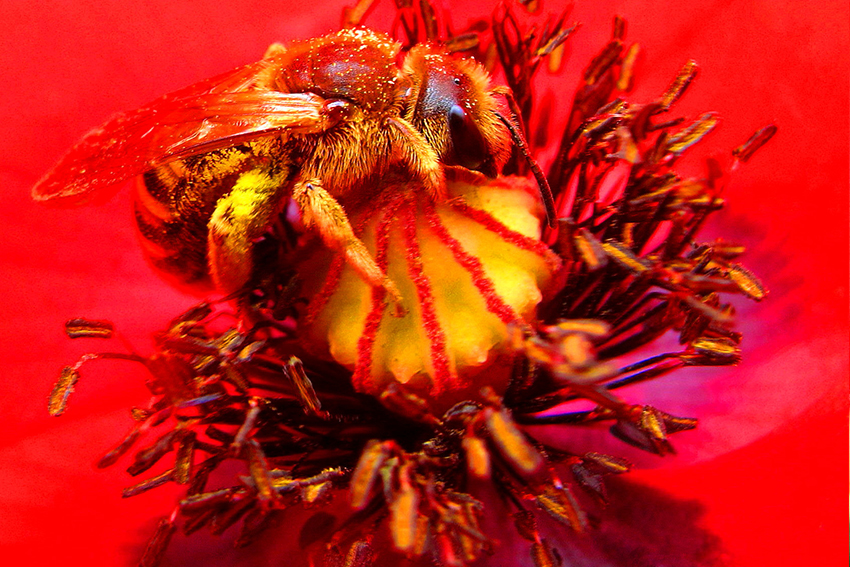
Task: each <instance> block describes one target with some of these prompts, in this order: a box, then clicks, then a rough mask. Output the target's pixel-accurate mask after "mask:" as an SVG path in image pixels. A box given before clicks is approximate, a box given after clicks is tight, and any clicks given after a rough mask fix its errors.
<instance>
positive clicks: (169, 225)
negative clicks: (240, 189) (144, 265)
mask: <svg viewBox="0 0 850 567" xmlns="http://www.w3.org/2000/svg"><path fill="white" fill-rule="evenodd" d="M167 169H169V166H163V167H160V168H158V169H155V170H152V171H149V172H147V173H146V174H145V175H144V176H143V177H142V178H141V179H140V182H139V185H138V187H137V191H136V199H135V207H134V208H135V216H136V225H137V226H138V228H139V237H140V240H141V243H142V248H143V250H144V251H145V254H146V255H147V257H148V259H149V260H150V261H151V263H152V264H153V265H154V267H156V268H157V269H158V270H160V271H162V272H165V273H166V274H167V275H169V276H173V277H176V278H177V279H178V280H179V281H180V282H182V283H186V284H204V283H206V282H207V281H208V279H209V274H208V271H209V270H208V267H207V222H208V221H209V218H210V216H212V212H213V210H214V209H215V203H216V201H217V199H208V198H204V195H203V192H204V190H205V188H198V187H197V186H196V184H194V183H192V182H191V181H189V180H188V179H187V178H185V177H177V178H171V176H170V175H169V173H170V172H169V171H164V170H167Z"/></svg>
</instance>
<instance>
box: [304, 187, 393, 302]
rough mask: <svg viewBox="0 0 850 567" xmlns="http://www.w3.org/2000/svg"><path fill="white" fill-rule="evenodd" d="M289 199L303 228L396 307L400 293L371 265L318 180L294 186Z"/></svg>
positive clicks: (361, 245)
mask: <svg viewBox="0 0 850 567" xmlns="http://www.w3.org/2000/svg"><path fill="white" fill-rule="evenodd" d="M292 198H293V199H294V200H295V202H296V203H298V206H299V207H300V208H301V213H302V219H303V221H304V225H305V226H307V227H309V228H314V229H315V230H316V231H317V232H318V233H319V235H320V236H321V237H322V240H323V241H324V243H325V245H326V246H327V247H328V248H330V249H332V250H338V251H340V252H342V253H343V254H344V255H345V260H346V261H347V262H348V263H349V265H350V266H351V267H352V268H354V269H355V270H357V273H358V274H360V276H361V277H362V278H363V279H364V280H365V281H366V282H367V283H369V284H370V285H373V286H375V287H382V288H384V289H385V290H387V293H389V294H390V297H392V300H393V302H394V303H395V304H396V305H397V306H398V305H400V304H401V293H399V291H398V288H397V287H396V285H395V283H394V282H393V281H392V280H391V279H390V278H388V277H387V275H386V274H385V273H384V271H383V270H382V269H381V268H380V267H379V266H378V264H377V263H376V262H375V259H374V258H373V257H372V254H370V253H369V250H368V249H367V248H366V245H365V244H363V242H362V241H361V240H360V239H359V238H357V236H356V235H355V234H354V231H353V230H352V228H351V223H350V222H349V221H348V216H346V214H345V210H343V208H342V206H341V205H340V204H339V203H338V202H337V201H336V199H334V198H333V197H332V196H331V194H330V193H328V192H327V191H326V190H325V189H324V188H323V187H322V186H321V184H320V181H319V180H318V179H309V180H306V181H299V182H297V183H295V186H294V188H293V190H292Z"/></svg>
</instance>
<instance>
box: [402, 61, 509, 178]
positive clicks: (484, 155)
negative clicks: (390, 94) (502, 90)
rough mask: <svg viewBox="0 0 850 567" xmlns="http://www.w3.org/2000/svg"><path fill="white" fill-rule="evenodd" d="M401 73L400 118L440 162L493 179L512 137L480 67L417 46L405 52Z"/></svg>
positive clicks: (502, 161) (506, 152) (485, 73)
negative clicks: (404, 82)
mask: <svg viewBox="0 0 850 567" xmlns="http://www.w3.org/2000/svg"><path fill="white" fill-rule="evenodd" d="M403 73H404V75H405V76H406V77H407V79H408V80H409V81H410V89H409V90H408V96H407V97H406V100H405V109H404V117H405V118H406V119H407V120H408V121H409V122H410V123H411V124H413V126H414V127H415V128H416V129H417V130H419V131H420V132H421V133H422V135H423V136H425V139H426V140H427V141H428V143H429V144H430V145H431V147H433V148H434V150H435V151H436V152H437V155H438V156H439V158H440V161H442V162H443V163H444V164H446V165H460V166H463V167H465V168H467V169H473V170H476V171H480V172H481V173H483V174H485V175H487V176H490V177H495V176H496V175H497V174H498V173H499V170H500V169H501V167H502V165H503V164H504V163H505V161H506V160H507V159H508V157H509V156H510V149H511V136H510V133H509V131H508V129H507V128H506V127H505V125H504V124H503V123H502V122H501V120H500V119H499V116H498V114H497V113H498V112H501V111H500V109H499V101H498V100H497V99H496V97H495V96H494V95H493V93H492V92H491V90H490V76H489V75H488V74H487V72H486V71H485V70H484V68H483V67H481V65H480V64H478V63H477V62H476V61H474V60H472V59H459V58H455V57H452V56H451V55H449V54H448V53H447V52H446V51H445V50H444V49H441V48H439V47H435V46H432V45H428V44H421V45H417V46H415V47H414V48H413V49H411V50H410V53H408V55H407V57H406V59H405V61H404V69H403Z"/></svg>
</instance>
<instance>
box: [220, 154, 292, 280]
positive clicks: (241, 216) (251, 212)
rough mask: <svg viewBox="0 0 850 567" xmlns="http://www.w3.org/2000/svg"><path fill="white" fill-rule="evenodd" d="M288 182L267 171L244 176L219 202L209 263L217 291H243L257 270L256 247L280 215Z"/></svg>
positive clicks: (249, 173) (248, 173)
mask: <svg viewBox="0 0 850 567" xmlns="http://www.w3.org/2000/svg"><path fill="white" fill-rule="evenodd" d="M285 181H286V179H285V176H283V175H282V174H280V175H272V174H270V173H269V172H267V171H263V170H252V171H248V172H245V173H243V174H242V175H240V176H239V179H238V180H237V181H236V183H235V184H234V186H233V189H232V190H231V191H230V193H228V194H227V195H225V196H224V197H222V198H221V199H219V201H218V203H217V204H216V207H215V211H214V212H213V215H212V217H211V218H210V221H209V223H208V225H207V228H208V232H207V260H208V262H209V269H210V276H211V277H212V280H213V283H214V284H215V286H216V288H217V289H218V290H219V291H221V292H222V293H225V294H230V293H233V292H236V291H238V290H240V289H241V288H242V287H243V286H244V285H245V284H246V283H248V281H249V280H250V278H251V275H252V273H253V271H254V261H253V260H254V259H253V244H254V242H255V241H256V240H257V239H258V238H260V237H261V236H262V235H263V233H265V231H266V229H267V228H268V227H269V225H270V224H271V223H272V221H273V220H274V218H275V215H276V214H277V213H278V210H279V208H280V203H281V196H282V194H283V193H284V192H283V191H282V190H281V188H282V187H283V185H284V183H285Z"/></svg>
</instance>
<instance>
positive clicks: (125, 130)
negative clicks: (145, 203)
mask: <svg viewBox="0 0 850 567" xmlns="http://www.w3.org/2000/svg"><path fill="white" fill-rule="evenodd" d="M275 64H277V62H276V61H275V60H274V59H265V60H262V61H258V62H256V63H252V64H250V65H247V66H245V67H242V68H239V69H237V70H235V71H232V72H230V73H227V74H224V75H220V76H218V77H214V78H212V79H208V80H206V81H202V82H200V83H197V84H195V85H192V86H190V87H186V88H184V89H182V90H179V91H177V92H174V93H171V94H168V95H165V96H163V97H161V98H159V99H157V100H155V101H153V102H152V103H150V104H148V105H146V106H143V107H142V108H139V109H137V110H133V111H130V112H125V113H122V114H118V115H116V116H113V117H112V118H111V119H109V120H108V121H107V122H106V123H105V124H103V125H102V126H100V127H99V128H95V129H94V130H92V131H91V132H89V133H88V134H86V135H85V136H84V137H83V138H82V140H80V141H79V142H78V143H77V144H76V145H75V146H74V147H72V148H71V150H70V151H69V152H68V153H67V154H66V155H65V156H64V157H63V158H62V159H61V160H60V161H59V163H57V164H56V166H55V167H54V168H53V169H52V170H51V171H50V172H48V173H47V175H45V176H44V177H43V178H42V179H41V180H40V181H39V182H38V183H37V184H36V185H35V187H33V190H32V194H33V198H35V199H36V200H40V201H41V200H48V199H61V198H67V197H72V196H76V195H82V194H86V193H91V192H93V191H98V190H100V189H103V188H106V187H109V186H110V185H113V184H115V183H118V182H121V181H124V180H126V179H129V178H130V177H133V176H136V175H139V174H141V173H144V172H145V171H147V170H148V169H150V168H152V167H155V166H157V165H161V164H163V163H165V162H167V161H169V160H172V159H176V158H182V157H186V156H190V155H196V154H199V153H205V152H208V151H211V150H214V149H218V148H223V147H227V146H232V145H236V144H238V143H241V142H243V141H247V140H252V139H256V138H260V137H263V136H267V135H270V134H273V133H278V132H281V131H284V130H285V131H291V132H296V133H313V132H320V131H322V130H325V129H327V128H329V127H330V126H331V125H332V124H333V123H335V122H336V120H337V119H338V116H337V114H335V113H333V112H328V111H327V108H328V104H329V103H330V101H326V100H325V99H323V98H322V97H320V96H317V95H314V94H311V93H281V92H278V91H273V90H269V89H268V88H263V87H261V86H259V85H257V84H256V83H257V82H258V81H257V78H258V76H260V75H261V74H263V73H265V72H267V71H269V69H270V68H271V67H273V66H274V65H275ZM330 104H332V103H330ZM334 116H335V117H336V118H333V117H334Z"/></svg>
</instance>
